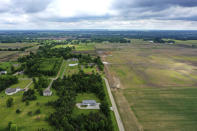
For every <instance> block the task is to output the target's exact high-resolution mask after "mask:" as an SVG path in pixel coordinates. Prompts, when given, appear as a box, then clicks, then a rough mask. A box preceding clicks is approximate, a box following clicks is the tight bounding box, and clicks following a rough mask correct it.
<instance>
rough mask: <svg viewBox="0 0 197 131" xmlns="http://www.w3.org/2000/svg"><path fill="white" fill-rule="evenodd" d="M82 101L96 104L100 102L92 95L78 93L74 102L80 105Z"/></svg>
mask: <svg viewBox="0 0 197 131" xmlns="http://www.w3.org/2000/svg"><path fill="white" fill-rule="evenodd" d="M83 100H95V101H96V102H98V103H99V102H100V100H99V99H98V98H97V97H96V95H95V94H93V93H78V94H77V97H76V102H77V103H81V102H82V101H83Z"/></svg>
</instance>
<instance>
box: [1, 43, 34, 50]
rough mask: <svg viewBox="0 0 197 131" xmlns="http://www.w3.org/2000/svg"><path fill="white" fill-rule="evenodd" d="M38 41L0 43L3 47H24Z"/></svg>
mask: <svg viewBox="0 0 197 131" xmlns="http://www.w3.org/2000/svg"><path fill="white" fill-rule="evenodd" d="M34 45H36V43H0V48H1V49H8V48H12V49H15V48H19V49H20V48H23V47H29V46H34Z"/></svg>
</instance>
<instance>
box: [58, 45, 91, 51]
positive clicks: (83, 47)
mask: <svg viewBox="0 0 197 131" xmlns="http://www.w3.org/2000/svg"><path fill="white" fill-rule="evenodd" d="M66 47H75V50H76V51H87V50H94V43H88V44H85V43H80V44H78V45H71V44H67V45H56V46H55V47H54V48H66Z"/></svg>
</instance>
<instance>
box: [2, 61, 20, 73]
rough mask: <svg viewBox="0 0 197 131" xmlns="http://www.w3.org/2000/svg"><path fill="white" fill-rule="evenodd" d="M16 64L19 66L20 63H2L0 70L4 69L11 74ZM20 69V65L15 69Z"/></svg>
mask: <svg viewBox="0 0 197 131" xmlns="http://www.w3.org/2000/svg"><path fill="white" fill-rule="evenodd" d="M14 64H18V62H2V63H0V68H1V69H3V70H6V71H7V72H8V73H11V67H12V66H13V65H14ZM13 67H14V66H13ZM19 67H20V65H19V66H17V67H14V68H15V69H17V68H19Z"/></svg>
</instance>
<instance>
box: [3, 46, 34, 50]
mask: <svg viewBox="0 0 197 131" xmlns="http://www.w3.org/2000/svg"><path fill="white" fill-rule="evenodd" d="M31 47H32V46H28V47H22V48H8V49H6V48H5V49H4V48H0V51H25V50H26V49H28V48H31Z"/></svg>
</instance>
